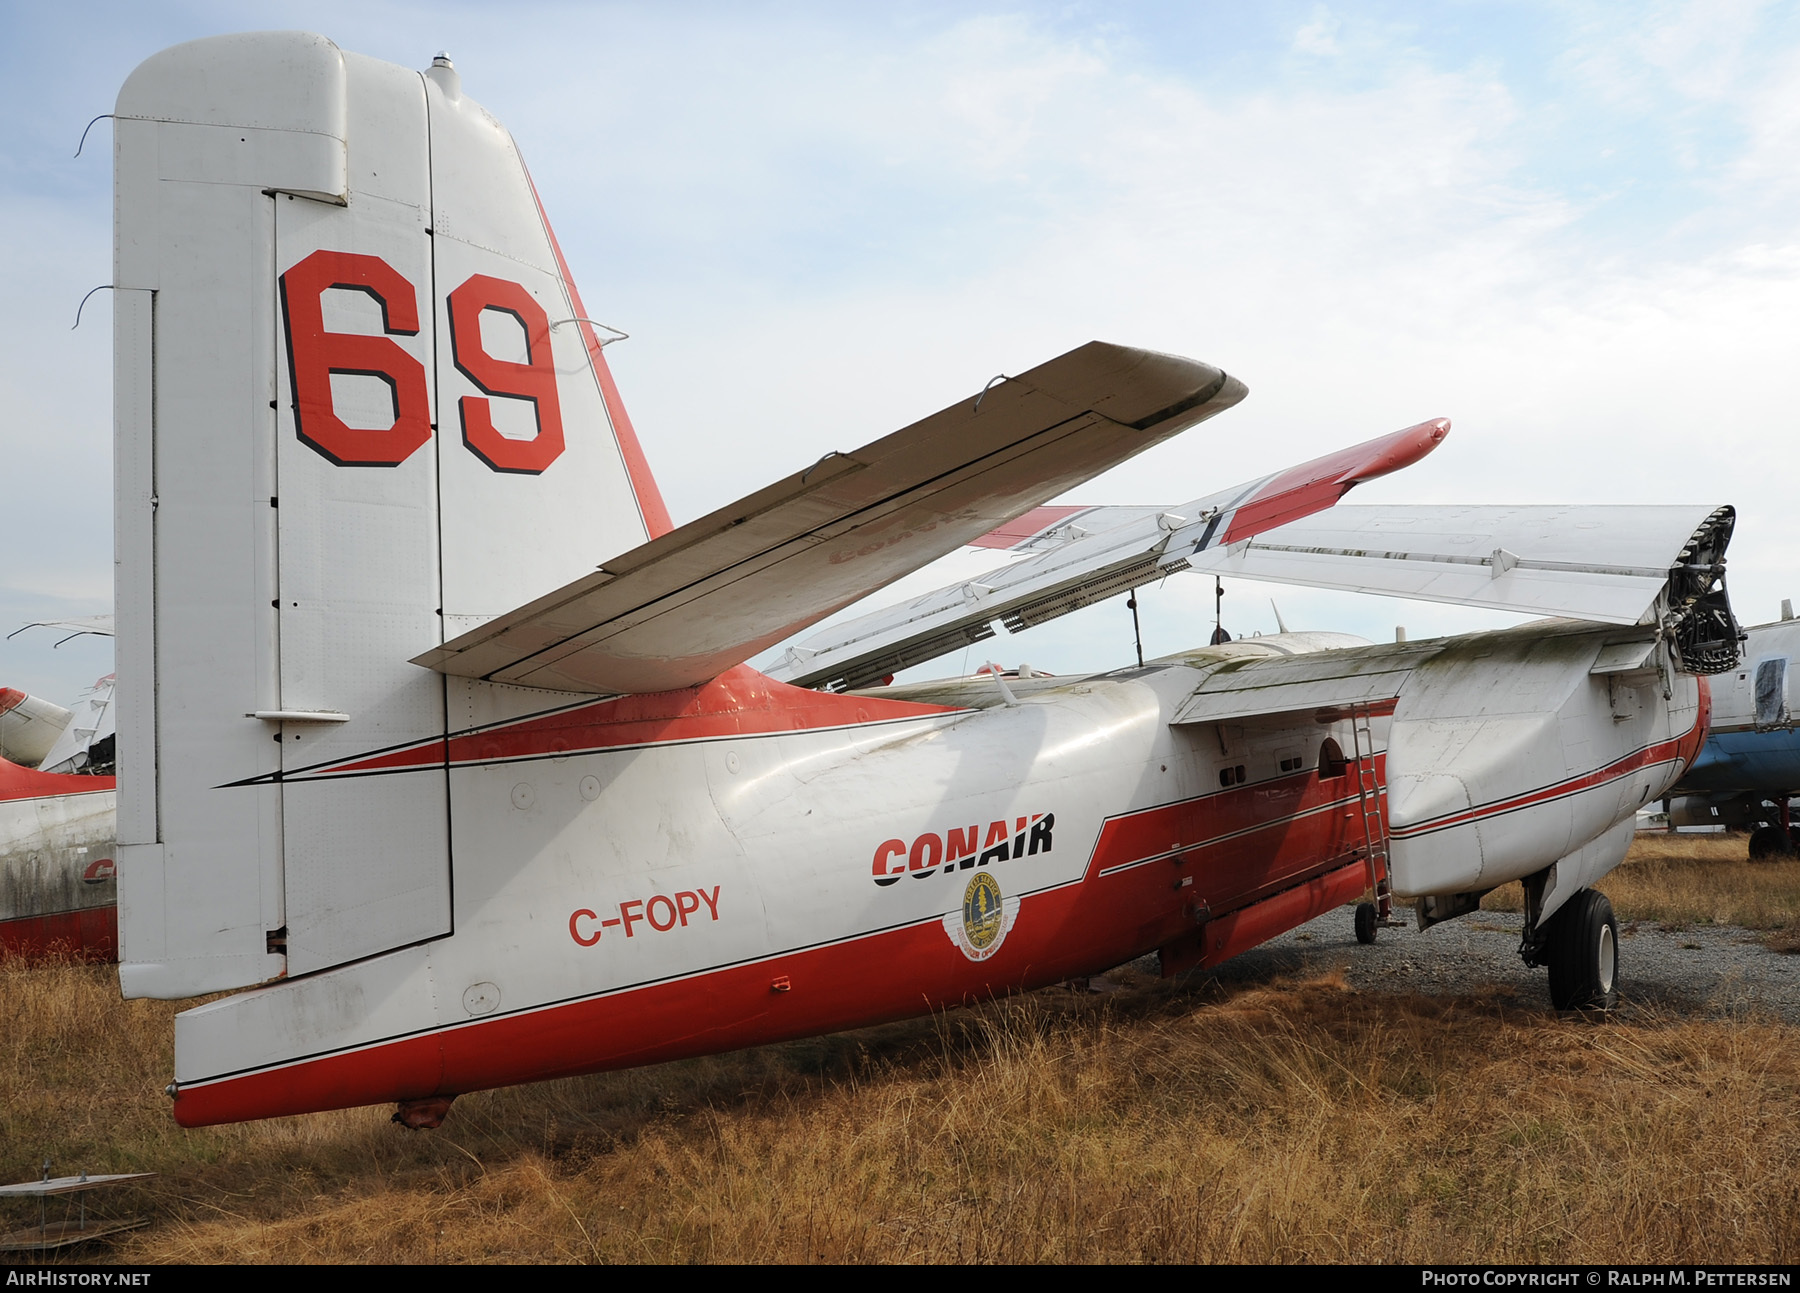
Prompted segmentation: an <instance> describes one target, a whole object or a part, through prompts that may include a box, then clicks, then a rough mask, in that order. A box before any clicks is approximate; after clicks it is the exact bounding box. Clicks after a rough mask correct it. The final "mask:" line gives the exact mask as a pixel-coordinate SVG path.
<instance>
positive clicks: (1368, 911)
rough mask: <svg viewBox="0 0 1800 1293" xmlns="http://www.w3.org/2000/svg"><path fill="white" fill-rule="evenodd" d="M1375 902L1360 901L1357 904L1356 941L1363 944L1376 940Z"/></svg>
mask: <svg viewBox="0 0 1800 1293" xmlns="http://www.w3.org/2000/svg"><path fill="white" fill-rule="evenodd" d="M1375 928H1376V926H1375V904H1374V903H1372V902H1359V903H1357V904H1356V941H1357V942H1359V943H1363V944H1368V943H1373V942H1374V941H1375Z"/></svg>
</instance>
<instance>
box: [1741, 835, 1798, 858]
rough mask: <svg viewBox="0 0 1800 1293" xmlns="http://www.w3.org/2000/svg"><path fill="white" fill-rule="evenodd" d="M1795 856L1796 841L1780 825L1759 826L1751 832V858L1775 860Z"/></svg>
mask: <svg viewBox="0 0 1800 1293" xmlns="http://www.w3.org/2000/svg"><path fill="white" fill-rule="evenodd" d="M1793 856H1794V841H1793V840H1792V839H1791V838H1790V837H1789V836H1788V833H1787V832H1786V831H1784V830H1782V829H1781V827H1779V826H1758V827H1757V828H1756V829H1755V830H1753V831H1751V832H1750V860H1751V861H1752V862H1775V861H1779V860H1780V859H1782V858H1791V857H1793Z"/></svg>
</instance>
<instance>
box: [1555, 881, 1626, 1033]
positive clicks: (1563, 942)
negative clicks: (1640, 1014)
mask: <svg viewBox="0 0 1800 1293" xmlns="http://www.w3.org/2000/svg"><path fill="white" fill-rule="evenodd" d="M1546 943H1547V944H1548V950H1549V953H1550V1002H1551V1004H1552V1005H1554V1006H1555V1007H1556V1008H1557V1009H1558V1010H1591V1011H1604V1010H1611V1009H1612V1008H1613V1007H1614V1006H1616V1005H1618V1004H1619V922H1618V920H1617V919H1615V918H1614V916H1613V909H1612V903H1611V902H1609V901H1608V900H1607V897H1606V895H1605V894H1603V893H1600V892H1598V891H1596V890H1593V889H1583V890H1581V891H1580V892H1579V893H1577V894H1576V895H1575V896H1574V897H1573V898H1571V899H1569V901H1568V902H1566V903H1564V904H1563V907H1562V910H1560V911H1558V912H1557V913H1556V915H1554V916H1552V917H1551V918H1550V937H1549V938H1548V939H1547V940H1546Z"/></svg>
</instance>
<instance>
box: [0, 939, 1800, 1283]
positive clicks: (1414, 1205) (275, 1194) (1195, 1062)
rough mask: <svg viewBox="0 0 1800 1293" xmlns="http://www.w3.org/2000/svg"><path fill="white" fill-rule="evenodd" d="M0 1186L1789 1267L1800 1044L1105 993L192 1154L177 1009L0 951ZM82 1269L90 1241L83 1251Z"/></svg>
mask: <svg viewBox="0 0 1800 1293" xmlns="http://www.w3.org/2000/svg"><path fill="white" fill-rule="evenodd" d="M0 1002H3V1003H4V1004H3V1005H0V1012H3V1013H0V1028H4V1030H5V1033H6V1035H7V1037H8V1038H9V1041H11V1042H12V1044H11V1045H10V1046H9V1047H8V1048H7V1049H6V1051H5V1052H4V1053H3V1054H0V1174H5V1175H4V1179H13V1180H17V1179H23V1178H24V1177H26V1176H29V1175H35V1173H36V1170H37V1164H38V1161H39V1160H40V1159H41V1158H42V1157H43V1156H44V1155H45V1154H46V1153H48V1154H49V1155H50V1156H51V1157H52V1158H53V1159H55V1160H56V1164H57V1169H58V1170H73V1169H75V1168H78V1167H86V1168H87V1169H88V1170H89V1171H102V1170H134V1169H135V1170H145V1169H148V1170H156V1171H160V1172H162V1173H163V1174H164V1175H163V1177H162V1178H161V1179H160V1181H159V1182H158V1184H157V1185H156V1187H155V1188H154V1189H152V1190H150V1191H147V1192H146V1204H147V1207H148V1210H149V1211H151V1212H152V1214H153V1215H154V1216H155V1217H156V1219H157V1223H156V1224H155V1225H154V1226H152V1227H151V1228H150V1229H148V1230H145V1231H139V1232H137V1233H136V1234H135V1235H133V1236H130V1237H128V1238H127V1239H125V1240H123V1241H121V1242H120V1244H119V1246H118V1247H117V1248H116V1249H114V1250H113V1253H114V1255H116V1256H117V1257H118V1258H120V1259H122V1260H127V1261H160V1260H174V1261H194V1262H206V1261H254V1262H307V1261H401V1262H420V1261H422V1262H430V1261H453V1260H454V1261H532V1262H549V1261H573V1262H580V1261H600V1260H604V1261H646V1260H648V1261H691V1260H702V1261H708V1260H712V1261H755V1262H768V1261H901V1260H910V1261H956V1262H968V1261H975V1260H1001V1261H1009V1260H1027V1261H1139V1260H1147V1261H1185V1262H1193V1261H1245V1262H1270V1261H1289V1262H1291V1261H1346V1262H1348V1261H1355V1262H1368V1261H1405V1262H1421V1261H1542V1260H1558V1261H1574V1262H1599V1261H1635V1262H1656V1263H1664V1262H1689V1261H1761V1262H1793V1261H1796V1260H1800V1177H1796V1175H1795V1174H1794V1172H1793V1171H1792V1163H1793V1162H1794V1161H1795V1159H1796V1157H1797V1156H1800V1045H1797V1043H1800V1030H1796V1029H1794V1028H1790V1027H1784V1026H1781V1025H1777V1024H1772V1023H1765V1022H1757V1021H1739V1022H1736V1023H1730V1024H1720V1023H1680V1022H1673V1021H1660V1022H1659V1021H1654V1020H1652V1021H1649V1022H1638V1023H1632V1024H1628V1025H1626V1024H1618V1023H1613V1024H1607V1025H1604V1026H1594V1025H1591V1024H1586V1023H1582V1022H1577V1021H1566V1020H1561V1019H1558V1018H1556V1017H1554V1016H1551V1015H1549V1014H1547V1013H1545V1012H1544V1011H1543V1010H1542V1009H1541V1008H1540V1007H1539V1006H1538V1004H1537V1002H1536V1001H1535V1000H1533V1001H1532V1002H1530V1003H1529V1004H1528V1005H1515V1004H1513V1002H1512V1001H1511V1000H1510V998H1508V997H1507V996H1505V995H1504V994H1489V995H1487V996H1483V997H1479V998H1473V999H1468V998H1465V999H1461V1000H1438V999H1431V998H1425V997H1408V996H1396V995H1388V994H1372V993H1371V994H1359V993H1356V992H1353V991H1350V990H1348V989H1347V988H1346V987H1345V986H1344V985H1343V984H1342V983H1341V982H1339V981H1336V980H1332V979H1317V980H1311V981H1306V982H1277V983H1273V984H1269V985H1265V986H1260V987H1254V988H1250V989H1247V990H1240V991H1227V990H1225V989H1223V988H1221V987H1219V986H1218V985H1217V984H1215V983H1205V982H1198V983H1192V984H1188V985H1185V986H1180V985H1170V984H1162V983H1157V982H1154V981H1147V980H1137V979H1131V980H1130V986H1129V988H1128V989H1127V990H1126V991H1122V992H1119V993H1115V994H1112V995H1110V996H1107V997H1104V998H1102V997H1098V996H1085V995H1076V994H1073V993H1069V992H1064V991H1051V992H1044V993H1038V994H1035V995H1033V996H1030V997H1026V998H1021V999H1017V1000H1014V1001H1011V1002H1005V1003H999V1004H996V1005H993V1006H989V1007H986V1008H983V1009H980V1010H969V1011H958V1012H954V1013H952V1014H950V1015H948V1016H945V1017H942V1018H940V1019H937V1020H926V1021H922V1022H919V1023H915V1024H910V1025H894V1026H892V1027H888V1028H883V1029H875V1030H868V1031H865V1032H861V1033H856V1034H846V1035H841V1036H837V1037H831V1038H823V1039H819V1040H816V1041H811V1042H805V1043H794V1044H790V1045H786V1046H780V1047H767V1048H762V1049H760V1050H754V1051H746V1052H743V1053H740V1054H737V1055H731V1056H723V1057H719V1058H715V1059H710V1060H704V1061H693V1062H688V1063H682V1064H673V1065H664V1066H661V1067H658V1068H653V1069H645V1070H639V1071H636V1072H631V1073H622V1074H612V1075H603V1076H598V1077H592V1078H586V1079H579V1080H573V1081H566V1082H558V1083H549V1084H544V1085H541V1086H535V1087H527V1088H518V1089H514V1090H509V1091H499V1092H490V1093H486V1094H479V1095H474V1096H468V1097H465V1098H464V1099H462V1100H460V1101H458V1103H457V1105H456V1108H455V1109H454V1110H453V1111H452V1113H451V1117H450V1121H449V1122H448V1123H447V1124H446V1126H445V1128H444V1129H443V1130H442V1131H440V1132H436V1133H408V1132H405V1131H402V1130H401V1129H399V1128H397V1127H394V1126H392V1125H390V1124H389V1123H388V1122H387V1121H386V1116H387V1112H386V1110H358V1111H352V1112H346V1113H337V1114H322V1115H314V1116H311V1117H306V1118H290V1119H282V1120H279V1121H272V1122H268V1123H262V1124H254V1125H249V1126H244V1127H233V1128H217V1129H209V1130H204V1131H194V1132H187V1131H182V1130H180V1129H179V1128H176V1127H175V1126H174V1124H173V1123H172V1121H171V1120H170V1118H169V1116H168V1111H167V1107H166V1102H165V1101H164V1100H163V1098H162V1097H161V1096H160V1095H159V1094H158V1090H159V1088H160V1087H161V1085H162V1083H163V1082H164V1080H165V1079H166V1075H167V1073H168V1070H169V1041H168V1038H169V1019H170V1016H171V1015H172V1014H173V1009H172V1008H171V1007H170V1006H166V1005H162V1004H156V1003H147V1002H121V1001H120V1000H119V999H118V996H117V991H116V987H115V986H114V983H113V981H112V979H111V976H110V974H109V973H108V972H107V971H106V970H105V969H102V968H98V967H85V966H74V965H59V966H51V967H45V968H38V969H28V968H25V967H21V966H18V965H6V964H0ZM95 1255H96V1256H98V1255H100V1254H95Z"/></svg>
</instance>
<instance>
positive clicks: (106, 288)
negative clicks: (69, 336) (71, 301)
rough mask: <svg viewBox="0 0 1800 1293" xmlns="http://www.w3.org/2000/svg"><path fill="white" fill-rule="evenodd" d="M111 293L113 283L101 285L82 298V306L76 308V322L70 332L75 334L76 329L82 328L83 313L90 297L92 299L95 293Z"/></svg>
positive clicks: (70, 326) (71, 325)
mask: <svg viewBox="0 0 1800 1293" xmlns="http://www.w3.org/2000/svg"><path fill="white" fill-rule="evenodd" d="M110 291H112V284H111V283H102V284H100V286H99V287H96V288H95V289H94V290H93V292H89V293H88V294H87V296H84V297H82V298H81V304H80V305H78V306H76V307H75V322H73V323H71V324H70V325H69V331H70V332H73V331H75V329H77V328H79V327H80V326H81V312H82V311H83V310H84V309H86V308H87V303H88V297H91V296H92V295H93V294H94V292H110Z"/></svg>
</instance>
